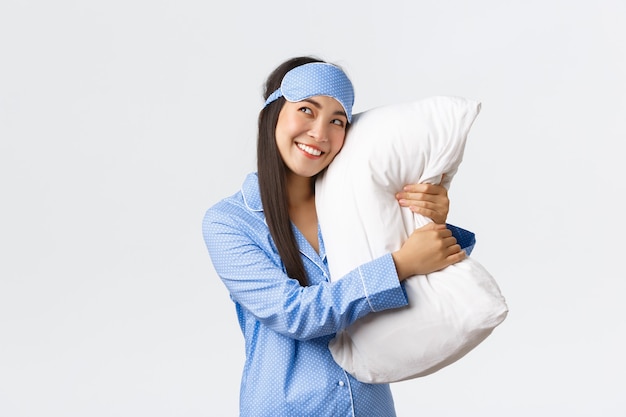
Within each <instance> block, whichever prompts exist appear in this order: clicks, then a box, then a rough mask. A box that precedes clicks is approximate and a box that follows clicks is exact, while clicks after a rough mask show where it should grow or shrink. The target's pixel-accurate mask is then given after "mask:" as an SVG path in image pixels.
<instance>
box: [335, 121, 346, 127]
mask: <svg viewBox="0 0 626 417" xmlns="http://www.w3.org/2000/svg"><path fill="white" fill-rule="evenodd" d="M331 123H332V124H334V125H337V126H340V127H344V126H345V125H346V124H345V123H344V121H343V120H341V119H333V120H331Z"/></svg>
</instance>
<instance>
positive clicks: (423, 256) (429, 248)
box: [391, 223, 467, 281]
mask: <svg viewBox="0 0 626 417" xmlns="http://www.w3.org/2000/svg"><path fill="white" fill-rule="evenodd" d="M391 256H392V257H393V261H394V262H395V264H396V270H397V272H398V278H399V279H400V281H403V280H405V279H407V278H409V277H411V276H413V275H423V274H430V273H431V272H435V271H439V270H441V269H443V268H445V267H447V266H449V265H452V264H455V263H457V262H459V261H462V260H463V259H465V257H466V256H467V255H466V254H465V251H463V250H461V247H460V246H459V245H458V244H457V243H456V239H455V238H454V236H452V232H451V231H450V230H449V229H447V228H446V225H445V224H436V223H429V224H427V225H426V226H422V227H420V228H419V229H415V230H414V231H413V233H412V234H411V236H409V238H408V239H407V240H406V242H404V244H403V245H402V247H401V248H400V249H398V250H397V251H395V252H393V253H392V254H391Z"/></svg>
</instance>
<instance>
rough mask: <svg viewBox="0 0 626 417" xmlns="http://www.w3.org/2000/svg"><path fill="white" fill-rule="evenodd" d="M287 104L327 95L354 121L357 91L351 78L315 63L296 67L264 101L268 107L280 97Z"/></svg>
mask: <svg viewBox="0 0 626 417" xmlns="http://www.w3.org/2000/svg"><path fill="white" fill-rule="evenodd" d="M281 96H282V97H285V99H286V100H287V101H290V102H295V101H302V100H304V99H307V98H309V97H313V96H328V97H332V98H334V99H335V100H337V101H338V102H339V103H340V104H341V105H342V106H343V109H344V110H345V112H346V116H347V117H348V122H351V121H352V105H353V104H354V89H353V88H352V83H351V82H350V79H349V78H348V76H347V75H346V74H345V73H344V72H343V71H342V70H341V68H339V67H338V66H336V65H333V64H328V63H324V62H313V63H310V64H304V65H300V66H299V67H295V68H293V69H292V70H291V71H289V72H288V73H287V74H285V76H284V77H283V80H282V82H281V83H280V88H278V89H277V90H276V91H274V92H273V93H272V94H270V96H269V97H268V98H267V100H266V101H265V106H267V105H268V104H270V103H271V102H273V101H274V100H276V99H277V98H279V97H281Z"/></svg>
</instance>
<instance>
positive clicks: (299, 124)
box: [276, 96, 348, 177]
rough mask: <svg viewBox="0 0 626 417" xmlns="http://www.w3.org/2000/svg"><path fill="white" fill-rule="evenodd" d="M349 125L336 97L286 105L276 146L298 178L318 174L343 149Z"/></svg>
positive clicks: (278, 127) (317, 98) (282, 110)
mask: <svg viewBox="0 0 626 417" xmlns="http://www.w3.org/2000/svg"><path fill="white" fill-rule="evenodd" d="M347 124H348V118H347V117H346V113H345V111H344V110H343V107H342V106H341V104H339V102H338V101H337V100H335V99H334V98H332V97H327V96H314V97H311V98H308V99H305V100H302V101H298V102H295V103H291V102H288V101H287V102H285V104H284V105H283V108H282V109H281V111H280V113H279V115H278V123H277V125H276V144H277V146H278V150H279V152H280V156H281V157H282V158H283V161H284V162H285V165H287V167H288V168H289V169H290V170H291V172H293V173H294V174H296V175H298V176H302V177H312V176H314V175H316V174H318V173H319V172H320V171H322V170H323V169H324V168H326V167H327V166H328V165H329V164H330V163H331V162H332V160H333V159H334V158H335V156H336V155H337V153H339V151H340V150H341V147H342V146H343V142H344V139H345V137H346V126H347Z"/></svg>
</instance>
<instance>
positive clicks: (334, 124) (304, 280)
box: [203, 57, 466, 417]
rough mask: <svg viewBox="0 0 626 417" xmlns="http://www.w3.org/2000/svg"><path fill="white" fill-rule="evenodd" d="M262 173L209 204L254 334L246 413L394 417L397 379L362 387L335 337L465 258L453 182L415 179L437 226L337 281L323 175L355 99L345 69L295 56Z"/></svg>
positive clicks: (263, 132) (263, 144)
mask: <svg viewBox="0 0 626 417" xmlns="http://www.w3.org/2000/svg"><path fill="white" fill-rule="evenodd" d="M264 96H265V99H266V104H265V107H264V108H263V109H262V110H261V113H260V115H259V131H258V142H257V159H258V161H257V173H251V174H249V175H248V176H247V178H246V179H245V181H244V183H243V186H242V188H241V191H239V192H237V193H236V194H234V195H233V196H231V197H228V198H226V199H224V200H222V201H220V202H218V203H217V204H216V205H214V206H213V207H211V208H210V209H209V210H208V211H207V212H206V215H205V217H204V222H203V234H204V239H205V242H206V245H207V248H208V251H209V254H210V256H211V259H212V262H213V265H214V267H215V269H216V271H217V273H218V275H219V276H220V278H221V279H222V281H223V282H224V284H225V285H226V287H227V288H228V290H229V292H230V296H231V298H232V300H233V301H234V303H235V307H236V311H237V316H238V320H239V325H240V327H241V330H242V332H243V335H244V338H245V354H246V361H245V366H244V371H243V376H242V381H241V391H240V415H241V416H271V417H276V416H299V417H300V416H315V417H319V416H376V417H384V416H395V411H394V404H393V398H392V396H391V391H390V388H389V385H387V384H377V385H372V384H364V383H361V382H358V381H357V380H356V379H354V378H353V377H352V376H350V375H349V374H347V373H346V372H345V371H344V370H343V369H341V368H340V367H339V366H338V365H337V364H336V363H335V362H334V360H333V358H332V356H331V354H330V351H329V349H328V342H329V341H330V340H331V339H332V338H333V337H334V335H335V333H337V332H338V331H340V330H342V329H344V328H346V327H347V326H349V325H350V324H351V323H353V322H354V321H355V320H357V319H358V318H360V317H363V316H365V315H366V314H368V313H370V312H373V311H381V310H386V309H392V308H398V307H402V306H406V305H407V299H406V296H405V293H404V291H403V289H402V285H401V282H402V281H403V280H404V279H406V278H408V277H410V276H412V275H416V274H427V273H431V272H433V271H436V270H439V269H442V268H444V267H446V266H448V265H451V264H453V263H456V262H458V261H460V260H462V259H464V257H465V256H466V254H465V252H464V251H463V250H462V249H461V247H460V246H459V245H458V244H457V241H456V239H455V238H454V237H453V236H452V234H451V232H450V230H449V229H447V228H446V225H445V221H446V217H447V213H448V206H449V201H448V197H447V191H446V189H445V188H444V187H441V186H437V185H427V184H414V185H410V186H407V187H405V190H403V191H401V192H399V193H398V200H399V204H401V205H402V206H405V207H411V209H412V210H414V211H415V212H419V213H421V214H423V215H425V216H427V217H430V218H432V219H433V220H434V223H431V224H429V225H428V226H425V227H423V228H421V229H418V230H416V231H415V232H414V233H413V234H412V235H411V236H410V237H409V238H408V239H407V241H406V242H405V243H404V245H403V246H402V247H401V248H400V249H399V250H398V251H396V252H394V253H389V254H386V255H385V256H382V257H380V258H378V259H375V260H374V261H371V262H368V263H366V264H364V265H361V266H360V267H359V268H357V269H355V270H354V271H352V272H350V273H349V274H347V275H346V276H345V277H342V279H340V280H336V281H334V282H332V283H331V282H330V279H329V272H328V266H327V262H326V257H325V251H324V241H323V239H322V234H321V231H320V230H319V227H318V222H317V215H316V210H315V189H314V185H315V178H316V175H318V174H319V173H320V172H321V171H323V170H324V169H325V168H326V167H327V166H328V165H329V164H330V163H331V162H332V160H333V158H334V157H335V156H336V155H337V153H338V152H339V151H340V150H341V148H342V146H343V142H344V139H345V136H346V130H347V128H348V125H349V123H350V121H351V120H352V105H353V101H354V92H353V89H352V84H351V82H350V80H349V79H348V77H347V76H346V75H345V73H344V72H343V71H342V70H341V69H340V68H339V67H337V66H335V65H332V64H328V63H325V62H323V61H320V60H317V59H314V58H310V57H299V58H293V59H290V60H288V61H286V62H284V63H283V64H282V65H280V66H279V67H278V68H276V69H275V70H274V71H273V72H272V74H270V76H269V77H268V79H267V81H266V84H265V95H264Z"/></svg>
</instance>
